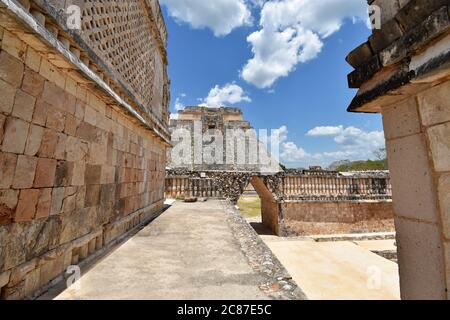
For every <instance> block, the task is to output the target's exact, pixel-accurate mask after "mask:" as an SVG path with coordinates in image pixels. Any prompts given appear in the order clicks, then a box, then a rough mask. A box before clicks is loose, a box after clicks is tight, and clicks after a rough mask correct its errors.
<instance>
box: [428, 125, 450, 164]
mask: <svg viewBox="0 0 450 320" xmlns="http://www.w3.org/2000/svg"><path fill="white" fill-rule="evenodd" d="M427 134H428V139H429V141H430V148H431V154H432V157H433V163H434V168H435V170H436V171H440V172H444V171H450V122H447V123H445V124H441V125H437V126H434V127H431V128H429V129H428V130H427Z"/></svg>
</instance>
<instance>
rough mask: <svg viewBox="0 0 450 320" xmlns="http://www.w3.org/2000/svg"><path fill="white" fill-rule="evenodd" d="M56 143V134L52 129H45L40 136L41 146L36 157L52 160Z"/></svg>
mask: <svg viewBox="0 0 450 320" xmlns="http://www.w3.org/2000/svg"><path fill="white" fill-rule="evenodd" d="M57 143H58V134H57V132H56V131H54V130H52V129H48V128H45V129H44V133H43V135H42V140H41V146H40V147H39V151H38V156H39V157H43V158H53V156H54V155H55V150H56V144H57Z"/></svg>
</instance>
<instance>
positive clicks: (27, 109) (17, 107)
mask: <svg viewBox="0 0 450 320" xmlns="http://www.w3.org/2000/svg"><path fill="white" fill-rule="evenodd" d="M35 103H36V98H35V97H33V96H32V95H29V94H28V93H26V92H24V91H22V90H17V93H16V97H15V99H14V106H13V111H12V115H13V116H14V117H17V118H20V119H23V120H25V121H28V122H30V121H31V119H32V118H33V112H34V105H35Z"/></svg>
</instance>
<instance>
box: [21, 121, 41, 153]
mask: <svg viewBox="0 0 450 320" xmlns="http://www.w3.org/2000/svg"><path fill="white" fill-rule="evenodd" d="M43 136H44V128H43V127H41V126H37V125H34V124H31V126H30V132H29V133H28V138H27V144H26V146H25V154H26V155H28V156H35V155H36V154H37V153H38V151H39V149H40V147H41V143H42V137H43Z"/></svg>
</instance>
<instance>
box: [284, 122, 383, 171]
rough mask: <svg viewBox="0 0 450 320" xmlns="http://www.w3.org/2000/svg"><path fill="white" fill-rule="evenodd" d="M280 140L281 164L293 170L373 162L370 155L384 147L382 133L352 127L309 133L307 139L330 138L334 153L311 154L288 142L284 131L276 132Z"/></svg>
mask: <svg viewBox="0 0 450 320" xmlns="http://www.w3.org/2000/svg"><path fill="white" fill-rule="evenodd" d="M276 132H277V133H278V134H279V136H280V159H281V162H284V163H286V164H290V165H294V166H309V165H323V166H326V165H328V164H330V163H331V162H333V161H336V160H365V159H370V158H374V152H375V151H377V150H379V149H380V148H383V147H384V146H385V140H384V134H383V132H382V131H370V132H367V131H364V130H361V129H359V128H356V127H351V126H350V127H344V126H327V127H316V128H313V129H311V130H309V131H308V132H307V133H306V136H309V137H316V138H319V137H330V138H333V140H334V142H335V143H336V148H335V150H332V151H324V152H320V153H311V152H308V151H307V150H305V149H304V148H302V147H300V146H298V145H297V144H296V143H295V142H293V141H290V140H289V139H288V133H289V131H288V128H287V127H286V126H282V127H280V128H279V129H277V130H276Z"/></svg>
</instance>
